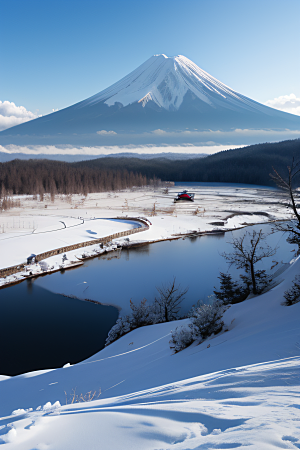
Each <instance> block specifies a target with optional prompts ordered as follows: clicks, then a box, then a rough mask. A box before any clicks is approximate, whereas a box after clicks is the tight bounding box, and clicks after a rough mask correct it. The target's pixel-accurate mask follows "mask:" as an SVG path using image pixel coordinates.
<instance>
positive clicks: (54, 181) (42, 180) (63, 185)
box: [0, 160, 157, 198]
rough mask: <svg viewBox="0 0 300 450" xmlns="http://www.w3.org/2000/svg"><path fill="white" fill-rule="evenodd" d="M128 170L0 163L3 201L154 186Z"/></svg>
mask: <svg viewBox="0 0 300 450" xmlns="http://www.w3.org/2000/svg"><path fill="white" fill-rule="evenodd" d="M156 181H157V180H156V179H154V180H153V179H149V178H148V177H147V176H146V175H142V174H141V173H139V172H137V171H135V170H134V171H133V170H128V169H127V168H123V169H122V168H105V167H103V168H99V167H77V166H75V165H73V164H70V163H65V162H60V161H50V160H29V161H21V160H14V161H10V162H6V163H0V198H5V197H7V196H8V195H28V194H33V195H37V194H38V195H40V196H41V197H42V196H43V194H44V193H50V194H51V196H54V195H56V194H67V195H69V194H83V195H86V194H88V193H92V192H104V191H115V190H120V189H126V188H131V187H133V186H138V187H141V186H146V185H149V184H152V183H155V182H156Z"/></svg>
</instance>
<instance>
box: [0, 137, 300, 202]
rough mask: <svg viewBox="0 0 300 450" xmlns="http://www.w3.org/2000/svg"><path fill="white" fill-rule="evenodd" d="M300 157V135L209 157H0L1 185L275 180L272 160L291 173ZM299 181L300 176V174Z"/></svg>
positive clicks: (89, 186)
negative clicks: (64, 159)
mask: <svg viewBox="0 0 300 450" xmlns="http://www.w3.org/2000/svg"><path fill="white" fill-rule="evenodd" d="M293 157H294V158H295V159H296V160H297V161H298V160H299V159H300V139H296V140H290V141H284V142H279V143H273V144H268V143H267V144H258V145H252V146H249V147H245V148H241V149H236V150H226V151H223V152H220V153H217V154H215V155H211V156H207V157H206V158H203V157H202V158H201V157H197V158H194V159H185V160H170V159H167V158H164V157H159V158H152V159H140V158H131V157H122V158H118V157H105V158H98V159H93V160H88V161H80V162H72V163H67V162H62V161H50V160H45V159H44V160H43V159H35V160H14V161H9V162H5V163H0V186H3V187H4V188H5V189H6V190H7V191H11V192H13V193H14V194H37V193H41V192H42V193H43V192H50V191H51V192H52V194H53V193H66V194H70V193H88V192H98V191H99V190H100V191H101V190H111V189H124V188H126V187H132V186H141V185H143V184H145V183H149V182H150V183H151V180H153V179H155V178H156V179H157V178H158V179H161V180H163V181H178V182H221V183H246V184H256V185H265V186H274V183H273V181H272V180H271V179H270V176H269V174H270V172H272V166H273V167H274V168H276V169H277V170H278V171H279V172H281V173H282V174H283V175H284V176H286V175H287V166H288V165H290V164H291V161H292V158H293ZM298 185H300V179H298Z"/></svg>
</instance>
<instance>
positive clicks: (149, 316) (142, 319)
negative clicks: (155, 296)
mask: <svg viewBox="0 0 300 450" xmlns="http://www.w3.org/2000/svg"><path fill="white" fill-rule="evenodd" d="M146 302H147V300H146V299H145V298H144V299H143V300H142V301H141V304H140V305H135V304H134V303H133V302H132V300H130V308H131V310H132V313H131V315H130V317H129V319H130V327H131V329H135V328H139V327H144V326H145V325H151V324H153V323H155V321H156V315H155V310H154V307H153V305H152V306H148V305H146Z"/></svg>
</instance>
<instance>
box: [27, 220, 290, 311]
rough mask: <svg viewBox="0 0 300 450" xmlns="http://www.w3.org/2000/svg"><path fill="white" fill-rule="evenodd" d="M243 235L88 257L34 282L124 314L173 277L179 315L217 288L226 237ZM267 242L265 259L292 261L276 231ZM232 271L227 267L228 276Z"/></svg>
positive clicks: (228, 246)
mask: <svg viewBox="0 0 300 450" xmlns="http://www.w3.org/2000/svg"><path fill="white" fill-rule="evenodd" d="M253 228H255V229H257V230H259V229H263V231H264V232H269V231H271V226H270V225H257V226H255V227H248V228H247V230H249V231H251V229H253ZM245 231H246V230H245V229H241V230H236V231H234V233H226V234H225V235H222V234H215V235H205V236H201V237H190V238H185V239H179V240H174V241H164V242H159V243H154V244H150V245H146V246H142V247H139V248H133V249H130V250H128V249H124V250H122V252H121V253H120V256H118V258H117V259H115V258H108V257H107V256H108V255H107V256H106V257H105V258H103V257H100V258H97V259H91V260H88V261H86V262H85V264H84V266H82V267H80V268H78V269H76V270H74V271H66V273H65V274H64V275H62V274H61V273H59V272H58V273H56V274H53V275H49V276H47V277H43V278H39V279H37V280H36V281H35V283H37V284H38V285H40V286H43V287H45V288H47V289H50V290H55V292H59V293H65V294H68V295H75V296H76V297H79V298H91V299H95V300H98V301H100V302H101V303H104V304H112V305H118V306H119V307H120V308H121V314H128V313H130V304H129V301H130V299H132V301H133V302H136V303H137V302H140V301H141V300H142V299H143V298H144V297H145V298H147V300H148V303H151V302H152V301H153V300H154V298H155V295H156V286H161V285H162V284H165V283H168V282H170V281H171V280H172V279H173V278H174V277H176V279H177V281H178V283H180V284H181V286H182V287H183V288H184V287H186V286H188V287H189V291H188V294H187V296H186V299H185V302H184V304H183V306H182V313H185V312H187V311H188V310H189V309H190V308H191V306H192V305H193V304H195V303H196V302H197V301H198V300H204V301H207V300H206V299H207V297H208V296H210V295H211V294H212V292H213V290H214V287H215V286H216V287H218V286H219V280H218V276H219V273H220V272H227V270H228V264H227V263H226V261H225V260H224V258H223V257H222V256H221V254H222V253H223V252H230V251H231V250H232V248H231V244H230V241H231V240H232V237H233V236H234V237H239V236H241V235H243V234H244V233H245ZM267 240H268V244H269V245H270V246H271V247H272V248H274V247H276V246H278V245H279V246H280V248H279V250H278V252H277V254H276V255H275V258H274V257H272V258H271V260H274V259H276V260H277V261H281V260H283V261H285V262H288V261H289V260H290V259H291V258H292V254H291V253H290V251H291V250H292V249H293V248H294V246H292V245H290V244H288V243H287V242H286V240H285V237H284V236H283V235H282V234H281V233H275V234H273V235H271V236H268V238H267ZM271 260H265V261H263V263H262V264H261V266H260V268H265V269H266V270H270V268H271V266H272V265H273V264H274V263H272V261H271ZM233 270H235V269H234V268H231V269H230V271H231V272H232V271H233ZM80 281H81V282H83V281H85V282H87V283H88V286H89V287H88V289H87V290H85V291H84V290H83V287H82V286H83V285H82V284H79V283H80Z"/></svg>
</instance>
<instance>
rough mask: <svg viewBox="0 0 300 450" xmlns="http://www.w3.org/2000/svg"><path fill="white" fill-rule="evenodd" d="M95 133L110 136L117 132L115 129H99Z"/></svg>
mask: <svg viewBox="0 0 300 450" xmlns="http://www.w3.org/2000/svg"><path fill="white" fill-rule="evenodd" d="M97 134H100V135H101V136H111V135H113V134H117V133H116V132H115V131H106V130H101V131H97Z"/></svg>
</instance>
